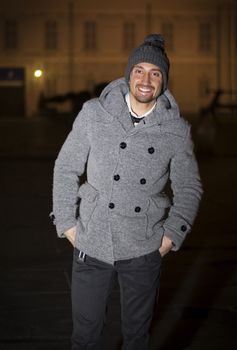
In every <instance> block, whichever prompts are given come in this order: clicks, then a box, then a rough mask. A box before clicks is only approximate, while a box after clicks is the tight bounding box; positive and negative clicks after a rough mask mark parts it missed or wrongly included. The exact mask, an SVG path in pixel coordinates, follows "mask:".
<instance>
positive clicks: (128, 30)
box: [123, 22, 135, 50]
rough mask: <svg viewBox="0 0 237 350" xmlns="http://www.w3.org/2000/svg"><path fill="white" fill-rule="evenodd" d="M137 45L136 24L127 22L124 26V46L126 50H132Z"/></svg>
mask: <svg viewBox="0 0 237 350" xmlns="http://www.w3.org/2000/svg"><path fill="white" fill-rule="evenodd" d="M134 46H135V24H134V23H133V22H125V23H124V26H123V47H124V50H132V49H133V48H134Z"/></svg>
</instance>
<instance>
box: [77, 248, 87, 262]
mask: <svg viewBox="0 0 237 350" xmlns="http://www.w3.org/2000/svg"><path fill="white" fill-rule="evenodd" d="M78 260H80V261H85V260H86V253H84V252H82V251H81V250H79V251H78Z"/></svg>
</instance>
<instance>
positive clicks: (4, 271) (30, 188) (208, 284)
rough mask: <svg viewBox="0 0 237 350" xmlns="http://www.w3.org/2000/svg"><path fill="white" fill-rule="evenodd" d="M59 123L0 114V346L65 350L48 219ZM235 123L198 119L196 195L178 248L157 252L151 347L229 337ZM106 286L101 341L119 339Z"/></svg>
mask: <svg viewBox="0 0 237 350" xmlns="http://www.w3.org/2000/svg"><path fill="white" fill-rule="evenodd" d="M68 129H69V123H68V124H63V123H62V122H59V121H58V122H57V123H55V122H53V121H49V120H41V119H38V120H36V121H32V122H26V121H21V120H18V121H17V120H14V121H13V120H11V121H6V120H5V121H4V120H2V121H0V162H1V171H0V183H1V186H0V198H1V201H0V205H1V215H0V219H1V225H0V227H1V244H0V273H1V279H0V293H1V298H0V350H3V349H4V350H15V349H17V350H18V349H19V350H41V349H42V350H43V349H44V350H56V349H57V350H67V349H69V348H70V347H69V338H70V332H71V318H70V270H71V248H70V246H69V244H68V243H67V242H66V241H65V240H60V239H57V238H56V234H55V231H54V227H52V226H51V223H50V222H49V220H48V213H49V212H50V210H51V183H52V169H53V162H54V159H55V156H56V153H57V152H58V150H59V147H60V145H61V143H62V141H63V139H64V138H65V135H66V134H67V132H68ZM236 131H237V125H236V123H234V122H232V121H228V123H227V122H225V121H224V122H221V124H220V125H219V126H218V128H217V129H215V128H213V126H212V125H211V124H208V123H207V124H206V125H205V127H203V126H202V128H199V129H198V132H196V133H195V140H196V145H197V149H198V151H199V152H198V160H199V164H200V170H201V175H202V179H203V183H204V189H205V195H204V199H203V202H202V206H201V209H200V214H199V216H198V219H197V221H196V226H195V228H194V230H193V232H192V234H191V235H190V236H189V237H188V239H187V240H186V242H185V244H184V246H183V248H182V250H181V251H180V252H178V253H171V254H170V255H168V256H167V257H166V258H165V259H164V263H163V271H162V285H161V290H160V297H159V303H158V307H157V311H156V314H155V319H154V322H153V327H152V338H151V350H158V349H159V350H181V349H183V350H226V349H233V348H234V347H236V343H237V302H236V296H237V270H236V263H237V254H236V251H237V250H236V249H237V229H236V222H235V217H236V214H237V212H236V207H237V206H236V197H237V187H236V184H235V181H236V178H237V162H236V160H237V147H236V145H237V140H236ZM119 317H120V314H119V290H118V288H117V285H116V286H115V288H114V290H113V293H112V296H111V300H110V306H109V313H108V322H107V326H106V329H105V350H118V349H120V343H121V335H120V320H119Z"/></svg>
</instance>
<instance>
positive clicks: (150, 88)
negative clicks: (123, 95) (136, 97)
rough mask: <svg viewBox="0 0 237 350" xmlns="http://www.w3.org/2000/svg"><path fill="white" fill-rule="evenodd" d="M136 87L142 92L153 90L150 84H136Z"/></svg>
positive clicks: (148, 92) (146, 92) (147, 92)
mask: <svg viewBox="0 0 237 350" xmlns="http://www.w3.org/2000/svg"><path fill="white" fill-rule="evenodd" d="M137 89H138V91H139V92H140V93H142V94H145V95H146V94H151V93H152V92H153V87H152V86H144V85H138V86H137Z"/></svg>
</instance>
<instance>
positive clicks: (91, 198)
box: [78, 182, 99, 228]
mask: <svg viewBox="0 0 237 350" xmlns="http://www.w3.org/2000/svg"><path fill="white" fill-rule="evenodd" d="M78 197H79V198H80V199H81V201H80V205H79V219H80V220H81V223H82V224H83V226H84V227H85V228H86V227H87V225H88V223H89V221H90V219H91V217H92V215H93V212H94V210H95V207H96V204H97V200H98V197H99V192H98V191H97V190H96V189H95V188H94V187H93V186H92V185H90V184H89V183H88V182H85V183H84V184H82V185H81V186H80V187H79V191H78Z"/></svg>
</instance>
